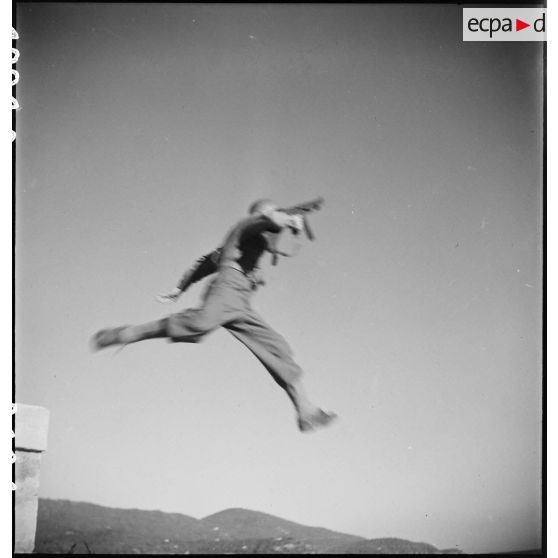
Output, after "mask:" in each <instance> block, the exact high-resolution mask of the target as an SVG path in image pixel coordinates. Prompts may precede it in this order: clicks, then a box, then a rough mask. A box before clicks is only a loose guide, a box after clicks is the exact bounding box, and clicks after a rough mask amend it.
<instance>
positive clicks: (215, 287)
mask: <svg viewBox="0 0 558 558" xmlns="http://www.w3.org/2000/svg"><path fill="white" fill-rule="evenodd" d="M252 293H253V287H252V281H251V280H250V278H249V277H247V276H246V275H245V274H244V273H242V272H241V271H238V270H236V269H234V268H232V267H223V268H221V269H220V270H219V272H218V274H217V277H216V278H215V279H214V280H213V281H212V283H211V284H210V285H209V287H208V289H207V291H206V292H205V295H204V297H203V304H202V306H201V307H200V308H190V309H188V310H185V311H183V312H179V313H177V314H171V315H170V316H169V317H168V318H166V320H165V322H166V332H167V336H168V337H169V338H170V340H171V341H173V342H186V343H197V342H199V341H201V340H202V339H203V337H204V336H205V335H207V334H208V333H210V332H211V331H213V330H215V329H217V328H218V327H221V326H222V327H224V328H225V329H227V330H228V331H230V332H231V333H232V334H233V335H234V336H235V337H236V338H237V339H238V340H239V341H241V342H242V343H243V344H244V345H246V347H248V348H249V349H250V350H251V351H252V353H254V355H255V356H256V357H257V358H258V359H259V360H260V362H261V363H262V364H263V365H264V366H265V368H266V369H267V370H268V371H269V373H270V374H271V375H272V376H273V378H274V380H275V381H276V382H277V383H278V384H279V385H280V386H281V387H283V388H285V387H286V386H288V385H290V384H292V383H293V382H294V381H295V380H297V379H299V378H300V376H301V374H302V370H301V368H300V367H299V366H298V365H297V364H296V362H295V361H294V360H293V356H292V351H291V348H290V347H289V345H288V344H287V342H286V341H285V340H284V339H283V337H281V336H280V335H279V334H278V333H276V332H275V331H274V330H273V329H272V328H271V327H269V325H267V324H266V323H265V322H264V321H263V320H262V318H261V317H260V316H259V314H258V313H257V312H255V311H254V310H252V308H251V306H250V299H251V296H252Z"/></svg>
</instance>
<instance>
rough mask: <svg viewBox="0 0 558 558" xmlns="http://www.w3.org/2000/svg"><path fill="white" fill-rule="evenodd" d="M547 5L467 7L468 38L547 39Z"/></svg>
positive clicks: (464, 34)
mask: <svg viewBox="0 0 558 558" xmlns="http://www.w3.org/2000/svg"><path fill="white" fill-rule="evenodd" d="M547 25H548V21H547V17H546V8H463V40H464V41H546V31H547Z"/></svg>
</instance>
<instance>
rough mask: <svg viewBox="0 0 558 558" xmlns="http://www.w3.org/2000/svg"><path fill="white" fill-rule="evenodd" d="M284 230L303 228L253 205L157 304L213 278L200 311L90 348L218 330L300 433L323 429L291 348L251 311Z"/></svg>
mask: <svg viewBox="0 0 558 558" xmlns="http://www.w3.org/2000/svg"><path fill="white" fill-rule="evenodd" d="M285 228H289V229H291V230H292V231H294V232H295V233H298V232H299V231H300V230H301V229H302V228H303V219H302V217H301V216H300V215H289V214H287V213H284V212H282V211H281V210H279V209H278V206H277V205H276V204H275V203H274V202H272V201H271V200H258V201H256V202H254V203H253V204H252V205H251V206H250V208H249V216H248V217H246V218H244V219H242V220H241V221H239V222H238V223H237V224H236V225H235V226H234V227H233V228H232V229H231V230H230V231H229V233H228V234H227V236H226V237H225V240H224V242H223V244H222V246H221V247H220V248H217V249H216V250H214V251H213V252H211V253H210V254H207V255H205V256H203V257H201V258H199V259H198V260H197V262H196V263H195V264H194V266H193V267H191V268H190V269H189V270H188V271H187V272H186V273H185V274H184V275H183V277H182V278H181V280H180V282H179V284H178V286H177V287H176V288H175V289H174V290H173V291H171V292H170V293H168V294H166V295H161V296H160V297H159V300H160V301H161V302H175V301H176V300H178V298H179V297H180V295H181V294H182V293H183V292H184V291H185V290H186V289H187V288H188V287H189V286H190V285H192V284H193V283H195V282H197V281H199V280H201V279H203V278H204V277H207V276H208V275H212V274H214V273H216V276H215V277H214V278H213V280H212V281H211V283H210V284H209V286H208V288H207V290H206V291H205V293H204V295H203V304H202V305H201V307H199V308H190V309H187V310H184V311H183V312H178V313H176V314H171V315H170V316H168V317H167V318H163V319H161V320H156V321H154V322H148V323H146V324H142V325H137V326H122V327H117V328H112V329H103V330H101V331H99V332H97V333H96V334H95V335H94V337H93V348H94V349H95V350H99V349H103V348H105V347H109V346H112V345H127V344H129V343H136V342H137V341H143V340H145V339H154V338H168V339H169V340H170V341H172V342H186V343H197V342H199V341H201V340H202V339H203V338H204V337H205V336H206V335H207V334H208V333H210V332H212V331H214V330H215V329H217V328H218V327H221V326H222V327H224V328H225V329H227V330H228V331H230V332H231V333H232V334H233V335H234V336H235V337H236V338H237V339H238V340H239V341H240V342H242V343H243V344H244V345H246V347H248V349H250V351H252V353H254V355H255V356H256V357H257V358H258V359H259V361H260V362H261V363H262V364H263V365H264V367H265V368H266V369H267V370H268V372H269V373H270V374H271V376H272V377H273V379H274V380H275V381H276V382H277V383H278V384H279V385H280V386H281V387H282V388H283V389H284V390H285V392H286V393H287V395H288V396H289V398H290V400H291V401H292V403H293V405H294V408H295V411H296V414H297V423H298V427H299V429H300V430H301V431H302V432H307V431H311V430H314V429H315V428H317V427H320V426H326V425H327V424H329V423H330V422H331V421H332V420H333V419H335V418H336V415H335V414H334V413H327V412H325V411H323V410H322V409H320V408H319V407H317V406H316V405H314V404H313V403H311V402H310V400H309V399H308V397H307V395H306V393H305V391H304V389H303V387H302V382H301V376H302V370H301V368H300V367H299V366H298V365H297V364H296V362H295V361H294V360H293V356H292V351H291V349H290V347H289V345H288V344H287V343H286V342H285V340H284V339H283V338H282V337H281V336H280V335H279V334H278V333H276V332H275V331H274V330H273V329H271V327H269V326H268V325H267V324H266V323H265V322H264V321H263V320H262V318H261V317H260V316H259V315H258V314H257V313H256V312H255V311H254V310H253V309H252V307H251V298H252V294H253V292H254V291H255V290H256V289H257V287H258V285H259V284H261V283H262V281H261V279H260V277H259V267H258V263H259V261H260V259H261V257H262V255H263V254H264V253H265V252H266V251H270V250H271V249H270V243H269V235H270V234H273V233H279V232H280V231H281V230H283V229H285Z"/></svg>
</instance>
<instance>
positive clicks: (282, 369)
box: [224, 311, 335, 431]
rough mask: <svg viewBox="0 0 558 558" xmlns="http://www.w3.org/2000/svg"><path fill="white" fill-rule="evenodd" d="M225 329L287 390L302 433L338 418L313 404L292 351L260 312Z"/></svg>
mask: <svg viewBox="0 0 558 558" xmlns="http://www.w3.org/2000/svg"><path fill="white" fill-rule="evenodd" d="M224 327H225V328H226V329H228V330H229V331H230V332H231V333H232V334H233V335H234V336H235V337H236V338H237V339H238V340H239V341H240V342H241V343H243V344H244V345H246V347H248V349H250V351H252V353H253V354H254V355H255V356H256V357H257V358H258V360H259V361H260V362H261V363H262V364H263V365H264V366H265V368H266V369H267V370H268V372H269V373H270V374H271V376H272V377H273V379H274V380H275V381H276V382H277V383H278V384H279V385H280V386H281V387H282V388H283V389H284V390H285V392H286V393H287V395H288V396H289V398H290V400H291V401H292V403H293V405H294V408H295V410H296V413H297V416H298V425H299V428H300V430H302V431H307V430H312V429H314V428H315V427H317V426H325V425H326V424H328V423H329V422H331V421H332V420H333V419H334V418H335V415H334V414H330V413H326V412H325V411H322V410H321V409H320V408H319V407H318V406H316V405H314V404H313V403H312V402H311V401H310V399H309V398H308V396H307V395H306V391H305V390H304V387H303V385H302V369H301V368H300V366H299V365H298V364H297V363H296V362H295V361H294V359H293V355H292V350H291V348H290V347H289V345H288V344H287V342H286V341H285V340H284V339H283V337H282V336H281V335H279V334H278V333H277V332H275V331H274V330H273V329H272V328H271V327H270V326H269V325H267V323H265V322H264V321H263V320H262V318H261V317H260V316H259V315H258V314H257V313H256V312H254V311H251V312H250V313H249V314H247V315H244V316H243V318H242V319H241V320H238V321H235V322H232V323H229V324H225V325H224Z"/></svg>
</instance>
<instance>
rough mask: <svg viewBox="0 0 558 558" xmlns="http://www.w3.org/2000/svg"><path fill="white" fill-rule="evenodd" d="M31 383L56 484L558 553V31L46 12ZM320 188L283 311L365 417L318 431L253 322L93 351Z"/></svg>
mask: <svg viewBox="0 0 558 558" xmlns="http://www.w3.org/2000/svg"><path fill="white" fill-rule="evenodd" d="M17 16H18V19H17V29H18V32H19V35H20V39H19V41H18V48H19V49H20V52H21V57H20V60H19V61H18V66H17V67H18V71H19V72H20V73H21V80H20V82H19V84H18V86H17V99H18V101H19V103H20V105H21V110H20V111H19V112H18V114H17V133H18V139H17V162H16V172H17V189H16V203H17V207H16V209H17V215H16V217H17V222H16V234H17V237H16V254H17V263H16V273H17V275H16V286H17V294H16V296H17V298H16V300H17V313H16V320H17V322H16V342H17V346H16V359H17V392H16V395H17V401H19V402H22V403H29V404H36V405H43V406H45V407H47V408H49V409H50V411H51V427H50V437H49V449H48V452H47V454H45V457H44V467H43V470H42V473H41V474H42V478H41V483H42V484H41V496H44V497H52V498H69V499H73V500H84V501H90V502H95V503H99V504H103V505H108V506H120V507H138V508H144V509H155V508H156V509H162V510H165V511H176V512H182V513H186V514H189V515H193V516H196V517H201V516H204V515H207V514H210V513H213V512H215V511H218V510H221V509H224V508H228V507H237V506H238V507H246V508H252V509H257V510H261V511H265V512H268V513H272V514H276V515H279V516H282V517H285V518H288V519H291V520H294V521H299V522H302V523H306V524H312V525H322V526H325V527H329V528H332V529H337V530H341V531H345V532H349V533H355V534H360V535H363V536H366V537H384V536H395V537H403V538H407V539H411V540H420V541H425V542H429V543H432V544H435V545H436V546H438V547H445V548H447V547H454V546H457V547H459V548H461V549H463V550H466V551H469V552H480V551H498V550H509V549H522V548H533V547H537V546H539V535H540V532H539V524H540V513H539V510H540V490H539V485H540V460H541V443H540V440H541V434H540V423H541V410H540V409H541V407H540V393H541V351H540V344H541V334H540V324H541V296H542V292H541V277H542V276H541V271H540V269H541V258H542V256H541V234H542V232H541V227H542V216H541V215H542V214H541V204H542V187H541V178H542V174H541V159H542V142H541V130H542V102H541V98H542V72H543V66H542V47H541V44H537V43H463V42H462V38H461V7H460V6H453V5H448V6H442V5H438V6H433V5H424V6H421V5H413V6H411V5H406V6H397V5H376V6H375V5H344V6H340V5H273V6H271V5H241V4H232V5H228V6H227V5H213V6H211V5H203V4H195V5H186V4H184V5H181V4H168V5H165V4H160V5H154V4H137V5H134V4H120V5H119V4H78V3H76V4H71V3H69V4H43V3H41V4H31V3H29V4H28V3H24V4H20V5H19V6H18V12H17ZM317 195H322V196H324V197H325V199H326V205H325V207H324V209H323V211H322V212H321V213H319V214H317V215H316V217H315V218H314V219H313V225H314V229H315V232H316V235H317V237H318V240H317V241H316V242H315V243H311V244H308V245H306V246H305V247H304V248H303V250H302V252H301V254H300V255H299V256H298V257H297V258H294V259H288V260H283V261H282V262H281V264H280V266H278V267H277V268H272V269H269V272H268V283H269V284H268V286H267V287H266V288H264V289H263V290H262V291H260V293H259V294H258V295H257V296H256V299H255V306H256V308H257V309H258V310H259V311H260V312H261V313H262V314H263V315H264V316H265V318H266V319H267V320H268V321H269V322H270V323H271V324H272V325H273V326H274V327H275V328H276V329H277V330H278V331H279V332H281V333H282V334H283V335H284V336H285V337H286V338H287V340H288V341H289V343H290V344H291V345H292V347H293V349H294V351H295V355H296V357H297V360H298V361H299V363H300V364H301V365H302V366H303V368H304V369H305V371H306V381H307V385H308V389H309V391H310V392H311V394H312V396H313V398H314V399H316V400H317V401H318V402H319V403H321V404H322V405H323V406H324V407H326V408H331V409H333V410H335V411H336V412H337V413H338V414H339V415H340V420H339V422H338V423H337V424H336V425H335V426H333V427H331V428H330V429H328V430H324V431H321V432H319V433H316V434H313V435H302V434H300V433H299V432H298V431H297V429H296V425H295V420H294V415H293V412H292V409H291V407H290V403H289V402H288V400H287V398H286V397H285V395H284V394H283V393H282V392H281V390H280V389H279V388H278V387H277V386H276V385H275V384H274V382H273V381H272V380H271V378H270V377H269V376H268V374H267V373H266V371H265V370H264V369H263V368H262V367H261V365H260V364H259V363H258V361H257V360H256V359H255V358H254V357H253V356H252V355H251V354H250V353H249V352H248V351H247V350H246V349H245V347H243V346H242V345H241V344H239V343H238V342H237V341H236V340H235V339H234V338H233V337H232V336H230V335H229V334H228V333H226V332H225V331H222V330H221V331H218V332H216V333H215V334H213V335H212V336H211V337H209V338H208V339H207V340H206V341H205V342H204V343H202V344H200V345H186V344H176V345H172V344H167V343H165V342H163V341H150V342H145V343H142V344H138V345H134V346H132V347H129V348H127V349H125V350H124V351H123V352H121V353H119V354H117V355H116V356H115V355H114V354H113V352H110V351H109V352H104V353H100V354H92V353H91V352H90V351H89V347H88V340H89V338H90V336H91V335H92V334H93V333H94V332H95V331H96V330H97V329H99V328H101V327H105V326H112V325H121V324H124V323H137V322H143V321H147V320H151V319H155V318H157V317H160V316H164V315H165V314H166V313H167V312H169V311H177V310H179V309H180V308H182V307H184V306H188V305H195V304H197V302H198V295H199V293H200V287H199V286H198V287H196V288H194V289H192V291H191V292H189V293H187V295H185V297H184V298H183V299H182V300H181V302H179V304H178V305H177V306H175V307H168V306H161V305H159V304H157V303H156V302H155V300H154V295H155V294H156V293H157V292H161V291H164V290H167V289H170V288H172V287H173V286H174V285H175V283H176V281H177V280H178V278H179V277H180V275H181V273H182V272H183V271H184V269H185V268H186V267H188V266H189V265H190V264H191V262H192V261H193V260H194V259H195V258H196V257H197V256H199V255H201V254H202V253H205V251H208V250H210V249H212V248H214V247H215V246H217V245H218V244H219V243H220V241H221V240H222V237H223V235H224V234H225V232H226V230H227V229H228V227H229V226H230V225H231V224H232V223H233V222H234V221H235V220H237V219H238V218H240V217H242V216H243V214H244V213H245V211H246V208H247V206H248V204H249V203H250V202H251V201H252V200H253V199H254V198H257V197H263V196H265V197H267V196H270V197H273V198H274V199H276V200H277V201H278V202H279V203H281V204H292V203H295V202H297V201H304V200H307V199H310V198H312V197H315V196H317Z"/></svg>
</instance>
